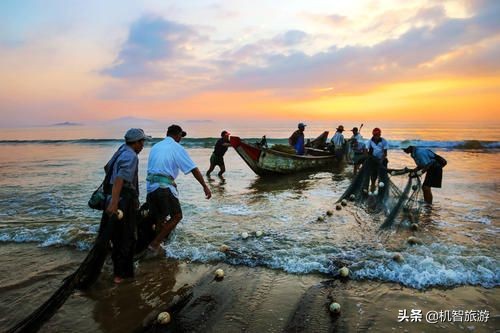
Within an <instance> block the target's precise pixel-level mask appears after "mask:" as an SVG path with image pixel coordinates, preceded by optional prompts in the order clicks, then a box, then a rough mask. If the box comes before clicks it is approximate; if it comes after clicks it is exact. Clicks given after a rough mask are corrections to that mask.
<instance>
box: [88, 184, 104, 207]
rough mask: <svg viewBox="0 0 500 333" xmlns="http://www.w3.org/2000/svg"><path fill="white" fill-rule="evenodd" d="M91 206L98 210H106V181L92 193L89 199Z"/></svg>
mask: <svg viewBox="0 0 500 333" xmlns="http://www.w3.org/2000/svg"><path fill="white" fill-rule="evenodd" d="M88 204H89V207H90V208H92V209H97V210H104V208H105V206H106V194H105V193H104V182H103V183H102V184H101V185H100V186H99V187H98V188H97V190H95V191H94V193H92V195H91V196H90V199H89V202H88Z"/></svg>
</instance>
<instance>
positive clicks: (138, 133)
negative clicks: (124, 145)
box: [125, 128, 151, 142]
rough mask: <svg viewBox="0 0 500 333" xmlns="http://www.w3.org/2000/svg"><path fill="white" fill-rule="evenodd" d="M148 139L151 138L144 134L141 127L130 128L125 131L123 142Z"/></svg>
mask: <svg viewBox="0 0 500 333" xmlns="http://www.w3.org/2000/svg"><path fill="white" fill-rule="evenodd" d="M148 139H151V137H150V136H149V135H146V134H145V133H144V131H143V130H142V128H130V129H129V130H128V131H127V133H125V142H136V141H140V140H148Z"/></svg>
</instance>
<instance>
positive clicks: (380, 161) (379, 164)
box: [368, 127, 389, 192]
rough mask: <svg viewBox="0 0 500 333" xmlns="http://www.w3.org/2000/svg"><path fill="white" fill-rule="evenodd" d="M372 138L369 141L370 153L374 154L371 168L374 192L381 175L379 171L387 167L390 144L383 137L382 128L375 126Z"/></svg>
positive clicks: (372, 189) (371, 189) (371, 188)
mask: <svg viewBox="0 0 500 333" xmlns="http://www.w3.org/2000/svg"><path fill="white" fill-rule="evenodd" d="M372 135H373V136H372V138H371V139H370V140H369V141H368V155H371V156H373V158H374V161H375V163H374V165H373V166H372V170H371V177H370V178H371V182H372V184H371V187H370V192H374V191H375V189H376V187H377V185H376V182H377V178H378V176H379V172H380V171H381V170H383V169H387V164H388V162H389V161H388V160H387V149H389V144H388V143H387V141H386V140H385V139H384V138H382V136H381V135H382V131H381V130H380V128H378V127H375V128H374V129H373V131H372Z"/></svg>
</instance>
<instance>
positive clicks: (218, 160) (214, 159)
mask: <svg viewBox="0 0 500 333" xmlns="http://www.w3.org/2000/svg"><path fill="white" fill-rule="evenodd" d="M210 164H212V165H218V166H220V167H223V166H224V157H222V156H217V155H215V154H214V153H212V156H210Z"/></svg>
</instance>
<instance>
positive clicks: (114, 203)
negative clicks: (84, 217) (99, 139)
mask: <svg viewBox="0 0 500 333" xmlns="http://www.w3.org/2000/svg"><path fill="white" fill-rule="evenodd" d="M148 138H150V137H149V136H147V135H146V134H144V131H143V130H142V129H140V128H131V129H129V130H128V131H127V133H125V144H123V145H122V146H121V147H120V148H119V149H118V151H117V152H116V153H115V154H114V155H113V157H112V158H111V160H110V161H109V162H108V163H107V164H106V166H105V167H104V168H105V170H106V173H108V172H111V177H110V181H109V183H110V185H111V186H112V188H111V198H110V200H109V203H108V205H107V207H106V209H105V211H104V213H103V214H102V218H101V225H100V227H99V234H98V237H99V236H102V233H103V230H104V229H105V228H106V226H107V224H108V223H113V225H112V226H111V229H112V232H111V244H112V252H111V259H112V260H113V275H114V282H115V283H121V282H122V281H123V279H125V278H131V277H133V276H134V262H133V257H134V246H135V228H136V215H137V211H138V209H139V181H138V166H139V158H138V157H137V155H138V154H139V153H140V152H141V151H142V149H143V148H144V140H146V139H148ZM118 209H120V210H121V211H122V212H123V217H122V218H121V219H120V220H118V217H117V212H118ZM104 259H105V258H104ZM104 259H103V261H102V262H103V263H104ZM101 267H102V265H100V266H99V270H100V268H101Z"/></svg>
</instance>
